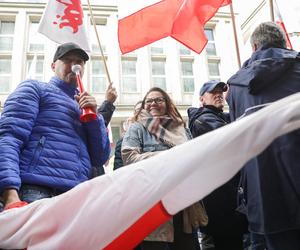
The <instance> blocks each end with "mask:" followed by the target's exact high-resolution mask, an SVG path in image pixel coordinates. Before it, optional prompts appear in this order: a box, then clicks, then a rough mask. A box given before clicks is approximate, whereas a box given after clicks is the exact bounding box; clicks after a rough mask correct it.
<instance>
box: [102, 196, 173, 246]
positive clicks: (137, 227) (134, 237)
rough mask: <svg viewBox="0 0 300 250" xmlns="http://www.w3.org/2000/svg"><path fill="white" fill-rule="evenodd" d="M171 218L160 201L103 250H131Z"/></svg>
mask: <svg viewBox="0 0 300 250" xmlns="http://www.w3.org/2000/svg"><path fill="white" fill-rule="evenodd" d="M171 218H172V216H171V215H170V214H168V212H167V211H166V209H165V208H164V206H163V204H162V202H161V201H160V202H159V203H157V204H156V205H154V206H153V207H152V208H151V209H150V210H148V211H147V212H146V213H145V214H144V215H143V216H142V217H141V218H139V219H138V220H137V221H136V222H135V223H134V224H133V225H132V226H130V227H129V228H128V229H127V230H126V231H124V232H123V233H122V234H121V235H119V236H118V237H117V238H116V239H115V240H114V241H113V242H111V243H110V244H109V245H108V246H106V247H105V248H104V250H120V249H122V250H131V249H133V248H134V247H136V246H137V245H138V244H139V243H140V242H141V241H142V240H143V239H144V238H146V237H147V236H148V235H149V234H150V233H151V232H153V231H154V230H155V229H156V228H157V227H158V226H159V225H161V224H163V223H165V222H167V221H168V220H170V219H171Z"/></svg>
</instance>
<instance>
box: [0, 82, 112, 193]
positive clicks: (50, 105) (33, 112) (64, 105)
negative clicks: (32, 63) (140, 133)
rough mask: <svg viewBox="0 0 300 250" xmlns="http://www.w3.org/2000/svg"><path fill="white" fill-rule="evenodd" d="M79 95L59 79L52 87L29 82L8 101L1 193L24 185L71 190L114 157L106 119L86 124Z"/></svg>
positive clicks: (0, 126)
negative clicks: (75, 96)
mask: <svg viewBox="0 0 300 250" xmlns="http://www.w3.org/2000/svg"><path fill="white" fill-rule="evenodd" d="M75 94H77V89H76V88H74V87H73V86H71V85H69V84H66V83H65V82H64V81H62V80H60V79H59V78H57V77H53V78H52V79H51V80H50V82H49V83H48V84H46V83H41V82H38V81H33V80H28V81H25V82H23V83H21V84H20V85H19V86H18V87H17V89H16V90H15V91H14V92H13V93H12V94H11V95H10V96H9V97H8V99H7V101H6V103H5V107H4V111H3V113H2V117H1V120H0V192H2V191H3V190H4V189H6V188H15V189H17V190H18V189H19V188H20V185H21V183H28V184H38V185H44V186H48V187H52V188H56V189H59V190H61V191H66V190H69V189H71V188H72V187H74V186H76V185H77V184H79V183H81V182H83V181H85V180H87V179H89V178H90V177H91V174H92V167H98V168H99V167H100V166H102V165H103V163H104V162H105V161H106V160H107V159H108V157H109V153H110V146H109V140H108V136H107V131H106V128H105V125H104V120H103V118H102V116H98V118H97V120H95V121H91V122H88V123H81V122H80V121H79V115H80V109H79V105H78V103H77V102H76V101H75V100H74V95H75Z"/></svg>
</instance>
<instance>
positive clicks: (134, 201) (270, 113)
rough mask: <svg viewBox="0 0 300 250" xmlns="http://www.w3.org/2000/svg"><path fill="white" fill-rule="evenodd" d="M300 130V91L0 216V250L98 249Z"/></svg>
mask: <svg viewBox="0 0 300 250" xmlns="http://www.w3.org/2000/svg"><path fill="white" fill-rule="evenodd" d="M299 127H300V94H295V95H292V96H290V97H287V98H285V99H282V100H280V101H278V102H276V103H274V104H272V105H270V106H268V107H266V108H264V109H262V110H260V111H258V112H256V113H254V114H252V115H250V116H247V117H245V118H243V119H241V120H239V121H237V122H234V123H231V124H230V125H228V126H225V127H223V128H220V129H217V130H215V131H213V132H210V133H207V134H205V135H203V136H200V137H198V138H196V139H194V140H192V141H189V142H187V143H185V144H183V145H180V146H177V147H175V148H173V149H170V150H168V151H164V152H162V153H161V154H159V155H157V156H155V157H153V158H150V159H147V160H144V161H141V162H138V163H136V164H132V165H130V166H126V167H124V168H121V169H120V170H118V171H115V172H113V173H110V174H107V175H104V176H101V177H98V178H95V179H93V180H91V181H87V182H85V183H82V184H81V185H78V186H77V187H75V188H74V189H72V190H71V191H69V192H67V193H65V194H62V195H60V196H57V197H55V198H52V199H44V200H39V201H36V202H34V203H32V204H30V205H28V206H25V207H22V208H15V209H11V210H8V211H5V212H3V213H1V214H0V232H1V234H0V248H5V249H9V248H14V249H16V248H19V249H22V248H26V247H27V249H28V250H31V249H38V250H40V249H43V250H53V249H55V250H58V249H72V250H76V249H89V250H91V249H103V248H104V247H105V246H107V245H108V244H109V243H110V242H112V241H113V240H114V239H115V238H116V237H117V236H118V235H120V234H121V233H122V232H124V231H125V230H126V229H127V228H128V227H130V226H131V225H132V224H133V223H134V222H135V221H136V220H137V219H138V218H140V217H141V216H142V215H143V214H144V213H145V212H146V211H147V210H149V209H150V208H151V207H152V206H153V205H154V204H156V203H157V202H158V201H160V200H162V201H163V204H164V206H165V208H166V209H167V211H168V212H169V213H171V214H174V213H176V212H177V211H179V210H182V209H183V208H185V207H187V206H189V205H190V204H192V203H194V202H196V201H198V200H200V199H202V198H203V197H205V196H206V195H207V194H209V193H210V192H212V191H213V190H214V189H215V188H217V187H218V186H220V185H222V184H223V183H225V182H226V181H227V180H229V179H230V178H231V177H232V176H233V175H234V174H235V173H236V172H237V171H238V170H239V169H240V168H241V167H242V166H243V164H244V163H245V162H247V161H248V160H249V159H250V158H252V157H253V156H255V155H257V154H259V153H260V152H261V151H263V150H264V149H265V148H266V147H267V146H268V145H269V144H270V143H271V142H272V141H273V140H274V139H275V138H276V137H278V136H280V135H282V134H285V133H287V132H290V131H292V130H294V129H297V128H299Z"/></svg>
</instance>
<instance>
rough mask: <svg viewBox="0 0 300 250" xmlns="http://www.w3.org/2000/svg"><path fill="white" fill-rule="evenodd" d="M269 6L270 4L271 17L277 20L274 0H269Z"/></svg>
mask: <svg viewBox="0 0 300 250" xmlns="http://www.w3.org/2000/svg"><path fill="white" fill-rule="evenodd" d="M269 3H270V4H269V6H270V17H271V21H272V22H274V21H275V17H274V6H273V0H269Z"/></svg>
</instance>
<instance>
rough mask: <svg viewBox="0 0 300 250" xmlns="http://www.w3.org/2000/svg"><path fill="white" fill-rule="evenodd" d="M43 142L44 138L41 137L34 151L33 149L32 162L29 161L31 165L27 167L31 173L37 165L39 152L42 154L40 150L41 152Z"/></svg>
mask: <svg viewBox="0 0 300 250" xmlns="http://www.w3.org/2000/svg"><path fill="white" fill-rule="evenodd" d="M45 141H46V137H45V136H42V137H41V138H40V140H39V142H38V145H37V147H36V149H35V152H34V155H33V158H32V161H31V163H30V165H29V169H30V171H32V170H33V169H34V168H35V167H36V165H37V163H38V160H39V158H40V155H41V152H42V150H43V148H44V145H45Z"/></svg>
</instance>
